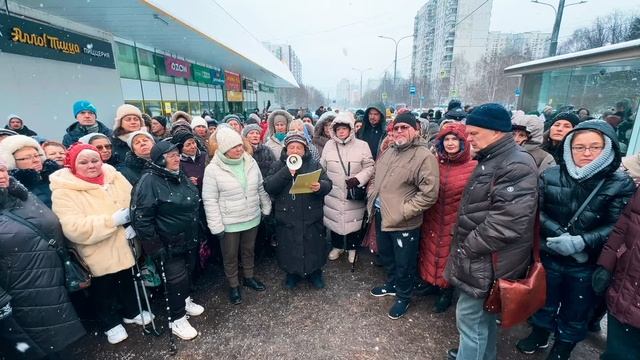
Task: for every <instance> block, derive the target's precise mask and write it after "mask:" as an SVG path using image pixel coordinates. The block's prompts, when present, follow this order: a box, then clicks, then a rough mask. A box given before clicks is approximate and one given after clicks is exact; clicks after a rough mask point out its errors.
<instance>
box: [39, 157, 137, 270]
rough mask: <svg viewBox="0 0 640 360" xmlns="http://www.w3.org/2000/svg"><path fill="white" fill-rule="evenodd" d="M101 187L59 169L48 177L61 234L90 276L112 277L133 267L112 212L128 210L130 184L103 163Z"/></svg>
mask: <svg viewBox="0 0 640 360" xmlns="http://www.w3.org/2000/svg"><path fill="white" fill-rule="evenodd" d="M102 171H103V172H104V186H100V185H98V184H92V183H90V182H86V181H84V180H80V179H79V178H78V177H76V176H75V175H73V174H72V173H71V170H69V169H67V168H65V169H60V170H58V171H56V172H54V173H53V174H51V176H49V180H50V181H51V190H52V196H51V200H52V209H51V210H53V212H54V213H55V214H56V215H57V216H58V218H59V219H60V224H61V225H62V232H63V233H64V235H65V236H66V237H67V239H69V240H70V241H71V242H72V243H73V244H74V246H75V248H76V249H77V250H78V253H79V254H80V256H81V257H82V258H83V259H84V261H85V262H86V263H87V265H88V266H89V269H90V270H91V274H92V275H93V276H102V275H107V274H113V273H116V272H118V271H121V270H124V269H128V268H130V267H131V266H133V264H134V260H133V254H132V252H131V248H130V246H129V242H128V241H127V239H126V238H125V235H124V227H122V226H114V225H113V219H112V218H111V216H112V215H113V213H114V212H116V210H119V209H122V208H129V204H130V203H131V184H129V181H127V179H125V177H124V176H122V174H120V173H119V172H117V171H116V169H114V168H113V167H112V166H111V165H107V164H103V165H102Z"/></svg>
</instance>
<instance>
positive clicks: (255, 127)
mask: <svg viewBox="0 0 640 360" xmlns="http://www.w3.org/2000/svg"><path fill="white" fill-rule="evenodd" d="M254 130H255V131H257V132H259V133H261V134H262V128H261V127H260V126H258V125H257V124H249V125H247V126H245V127H244V129H242V137H247V135H249V132H251V131H254Z"/></svg>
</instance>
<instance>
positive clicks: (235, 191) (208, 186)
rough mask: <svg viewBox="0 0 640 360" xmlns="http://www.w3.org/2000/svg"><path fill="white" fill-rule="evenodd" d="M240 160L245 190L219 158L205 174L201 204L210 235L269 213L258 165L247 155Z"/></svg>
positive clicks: (269, 205)
mask: <svg viewBox="0 0 640 360" xmlns="http://www.w3.org/2000/svg"><path fill="white" fill-rule="evenodd" d="M223 156H224V155H223ZM243 159H244V176H245V179H246V181H247V187H246V189H244V188H243V187H242V185H241V184H240V180H239V179H238V178H237V177H236V175H235V174H234V173H233V170H231V168H229V166H228V165H227V164H225V163H224V162H223V161H222V160H221V159H220V155H218V154H216V155H214V157H213V159H211V162H210V163H209V165H207V168H206V169H205V171H204V174H205V175H204V184H203V186H202V201H203V202H204V210H205V214H206V215H207V225H208V226H209V230H210V231H211V233H212V234H220V233H222V232H224V231H225V228H227V227H228V226H229V225H234V224H241V223H246V222H249V221H252V220H255V219H256V218H259V217H260V215H261V214H262V215H269V213H271V199H269V195H267V193H266V192H265V191H264V185H263V179H262V174H261V173H260V168H259V167H258V163H257V162H256V161H255V160H254V159H253V158H252V157H251V156H250V155H249V154H247V153H244V154H243Z"/></svg>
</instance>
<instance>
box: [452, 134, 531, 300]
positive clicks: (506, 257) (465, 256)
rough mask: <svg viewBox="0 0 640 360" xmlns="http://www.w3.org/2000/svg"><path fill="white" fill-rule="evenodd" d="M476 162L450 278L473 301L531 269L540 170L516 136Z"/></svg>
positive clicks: (460, 213)
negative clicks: (497, 283)
mask: <svg viewBox="0 0 640 360" xmlns="http://www.w3.org/2000/svg"><path fill="white" fill-rule="evenodd" d="M476 159H477V160H478V165H477V166H476V168H475V170H474V171H473V174H471V178H469V181H468V183H467V186H466V188H465V190H464V193H463V195H462V200H461V202H460V208H459V209H458V219H457V226H456V228H455V230H454V235H453V241H452V242H451V254H450V255H449V262H448V263H447V267H446V269H445V278H446V279H447V281H449V283H451V284H452V285H454V286H456V287H457V288H459V289H460V290H461V291H464V292H465V293H466V294H468V295H469V296H472V297H474V298H484V297H486V296H487V294H488V292H489V289H490V288H491V285H492V284H493V281H494V280H495V279H499V278H504V279H519V278H521V277H522V276H523V275H524V274H525V272H526V270H527V267H528V266H529V263H530V258H531V248H532V244H533V224H534V220H535V213H536V205H537V201H538V191H537V186H538V176H537V175H538V168H537V166H536V164H535V162H534V161H533V158H532V157H531V155H529V154H528V153H527V152H526V151H524V150H523V149H522V148H521V147H519V146H517V145H516V143H515V142H514V141H513V137H511V135H510V134H508V135H505V136H504V137H503V138H502V139H500V140H498V141H497V142H495V143H494V144H492V145H490V146H489V147H487V148H484V149H482V150H480V151H478V154H477V155H476ZM492 254H495V255H496V264H495V271H494V265H493V264H492Z"/></svg>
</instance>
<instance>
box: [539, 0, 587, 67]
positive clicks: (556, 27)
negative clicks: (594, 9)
mask: <svg viewBox="0 0 640 360" xmlns="http://www.w3.org/2000/svg"><path fill="white" fill-rule="evenodd" d="M531 2H532V3H534V4H540V5H546V6H549V7H550V8H552V9H553V12H554V13H555V15H556V20H555V22H554V23H553V31H552V32H551V43H550V44H549V56H555V55H556V51H557V49H558V34H559V33H560V23H562V14H563V13H564V8H566V7H569V6H572V5H580V4H584V3H586V2H587V1H586V0H582V1H578V2H574V3H571V4H567V5H565V4H564V2H565V0H560V2H559V3H558V9H556V7H555V6H553V5H551V4H549V3H546V2H542V1H539V0H531Z"/></svg>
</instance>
